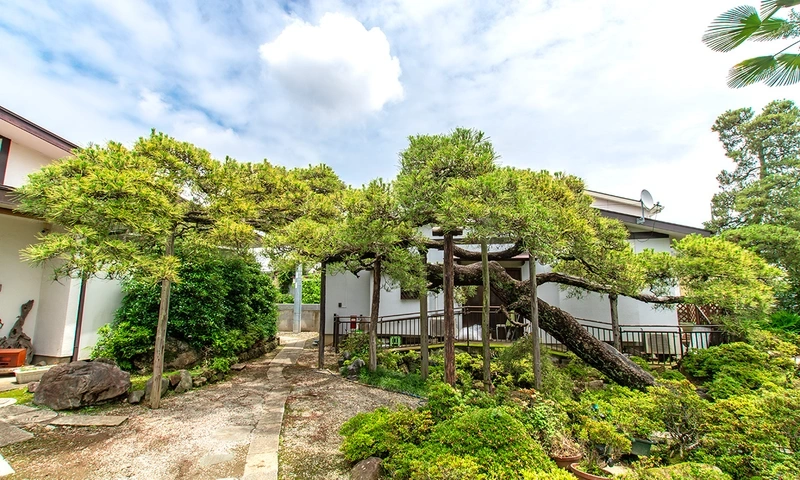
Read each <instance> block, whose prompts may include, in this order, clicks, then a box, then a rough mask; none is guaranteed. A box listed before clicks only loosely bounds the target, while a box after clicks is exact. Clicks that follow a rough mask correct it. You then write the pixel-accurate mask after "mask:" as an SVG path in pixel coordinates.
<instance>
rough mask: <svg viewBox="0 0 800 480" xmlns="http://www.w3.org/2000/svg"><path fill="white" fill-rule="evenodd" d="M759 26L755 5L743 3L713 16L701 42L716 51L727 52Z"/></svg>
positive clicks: (759, 20) (759, 19) (748, 36)
mask: <svg viewBox="0 0 800 480" xmlns="http://www.w3.org/2000/svg"><path fill="white" fill-rule="evenodd" d="M760 27H761V18H759V16H758V12H757V11H756V9H755V7H752V6H750V5H743V6H741V7H736V8H733V9H731V10H728V11H727V12H725V13H723V14H722V15H720V16H719V17H717V18H715V19H714V21H713V22H711V25H709V27H708V30H706V33H705V34H704V35H703V43H705V44H706V45H708V47H709V48H711V49H712V50H714V51H717V52H729V51H731V50H733V49H734V48H736V47H738V46H739V45H741V44H742V43H743V42H744V41H745V40H747V39H748V38H750V36H751V35H753V34H754V33H756V31H758V29H759V28H760Z"/></svg>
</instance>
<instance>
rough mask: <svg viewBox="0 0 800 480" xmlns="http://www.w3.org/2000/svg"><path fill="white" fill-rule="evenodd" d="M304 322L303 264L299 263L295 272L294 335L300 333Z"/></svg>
mask: <svg viewBox="0 0 800 480" xmlns="http://www.w3.org/2000/svg"><path fill="white" fill-rule="evenodd" d="M302 321H303V264H302V263H298V264H297V268H296V269H295V271H294V319H293V322H292V333H300V331H301V330H302Z"/></svg>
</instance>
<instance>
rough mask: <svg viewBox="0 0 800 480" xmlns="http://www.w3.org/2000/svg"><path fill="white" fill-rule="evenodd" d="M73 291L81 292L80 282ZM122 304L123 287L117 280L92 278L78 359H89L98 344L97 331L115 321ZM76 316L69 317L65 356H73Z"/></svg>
mask: <svg viewBox="0 0 800 480" xmlns="http://www.w3.org/2000/svg"><path fill="white" fill-rule="evenodd" d="M73 285H74V286H73V291H75V292H76V293H77V292H79V291H80V282H75V283H74V284H73ZM121 303H122V287H121V285H120V282H119V281H117V280H105V279H103V278H102V277H101V278H92V279H91V280H89V283H88V284H87V287H86V304H85V306H84V308H83V327H82V328H81V341H80V346H79V347H78V358H79V359H81V360H83V359H85V358H89V355H90V354H91V353H92V349H93V348H94V346H95V345H96V344H97V339H98V335H97V330H99V329H100V327H102V326H103V325H105V324H107V323H110V322H111V321H112V320H113V319H114V314H115V313H116V311H117V309H118V308H119V306H120V304H121ZM77 319H78V317H77V310H76V314H75V315H73V316H71V317H69V318H68V320H70V321H68V322H67V326H66V328H65V332H66V335H65V346H64V348H63V350H62V352H69V353H63V354H64V355H71V354H72V347H73V341H74V339H75V325H76V321H77Z"/></svg>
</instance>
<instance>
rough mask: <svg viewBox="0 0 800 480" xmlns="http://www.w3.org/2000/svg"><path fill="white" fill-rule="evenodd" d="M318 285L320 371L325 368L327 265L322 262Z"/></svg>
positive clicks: (318, 360) (318, 362)
mask: <svg viewBox="0 0 800 480" xmlns="http://www.w3.org/2000/svg"><path fill="white" fill-rule="evenodd" d="M320 270H321V271H320V273H319V274H320V275H321V277H320V284H319V343H318V345H317V348H318V349H319V350H318V357H319V358H317V368H319V369H320V370H322V369H323V368H325V313H326V312H325V303H326V302H327V288H326V284H327V283H328V280H327V265H325V262H322V268H321V269H320Z"/></svg>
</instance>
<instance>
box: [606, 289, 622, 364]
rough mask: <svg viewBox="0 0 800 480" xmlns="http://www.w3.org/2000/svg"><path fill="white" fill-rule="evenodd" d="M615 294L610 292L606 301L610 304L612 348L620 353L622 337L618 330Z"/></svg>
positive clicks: (617, 310)
mask: <svg viewBox="0 0 800 480" xmlns="http://www.w3.org/2000/svg"><path fill="white" fill-rule="evenodd" d="M618 301H619V300H618V298H617V294H615V293H610V294H609V295H608V303H609V304H610V305H611V338H612V340H613V344H614V348H616V349H617V351H618V352H620V353H622V338H620V337H621V335H620V330H619V309H618V308H617V302H618Z"/></svg>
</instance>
